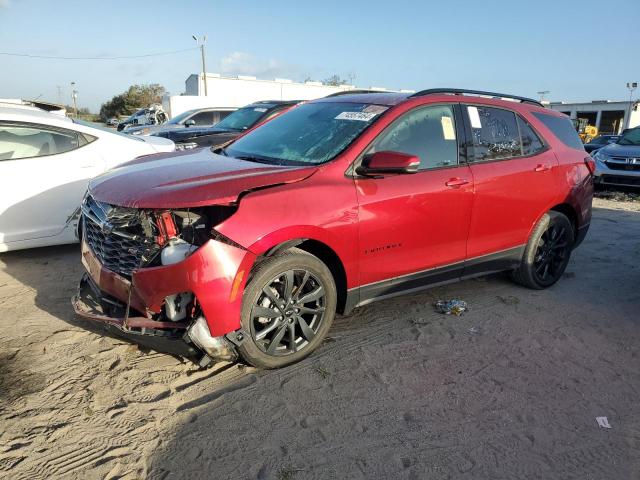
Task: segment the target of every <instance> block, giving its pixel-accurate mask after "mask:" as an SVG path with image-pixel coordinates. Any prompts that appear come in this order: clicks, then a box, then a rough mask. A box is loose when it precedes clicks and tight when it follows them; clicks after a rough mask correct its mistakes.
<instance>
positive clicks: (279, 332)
mask: <svg viewBox="0 0 640 480" xmlns="http://www.w3.org/2000/svg"><path fill="white" fill-rule="evenodd" d="M336 299H337V295H336V287H335V283H334V280H333V276H332V275H331V272H330V271H329V269H328V268H327V266H326V265H325V264H324V263H322V261H320V259H318V258H317V257H315V256H313V255H311V254H309V253H307V252H305V251H303V250H299V249H297V248H292V249H291V250H288V251H286V252H285V253H283V254H281V255H278V256H276V257H272V258H268V259H267V260H265V261H264V262H262V263H261V264H260V265H259V266H258V267H257V269H256V271H255V272H254V275H253V277H252V278H251V280H250V281H249V284H248V286H247V289H246V290H245V293H244V297H243V301H242V328H243V330H245V331H246V332H248V333H249V338H247V340H246V341H245V342H243V343H242V345H240V346H239V347H238V350H239V351H240V354H241V355H242V357H243V358H244V359H245V361H247V362H248V363H250V364H251V365H253V366H256V367H261V368H278V367H282V366H285V365H289V364H291V363H294V362H297V361H299V360H302V359H303V358H304V357H306V356H307V355H309V354H310V353H311V352H313V350H315V349H316V348H317V347H318V346H319V345H320V343H321V342H322V339H323V338H324V337H325V335H326V333H327V331H328V330H329V328H330V327H331V323H332V322H333V318H334V316H335V310H336Z"/></svg>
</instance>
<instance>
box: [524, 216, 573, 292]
mask: <svg viewBox="0 0 640 480" xmlns="http://www.w3.org/2000/svg"><path fill="white" fill-rule="evenodd" d="M574 238H575V237H574V231H573V226H572V225H571V222H570V221H569V219H568V218H567V217H566V216H565V215H563V214H562V213H560V212H556V211H553V210H551V211H549V212H547V213H545V214H544V216H543V217H542V218H541V219H540V221H539V222H538V224H537V225H536V226H535V228H534V229H533V233H532V234H531V237H530V238H529V242H528V243H527V246H526V247H525V250H524V255H523V256H522V262H521V263H520V267H518V269H517V270H515V271H514V272H513V273H512V278H513V280H514V281H515V282H517V283H519V284H521V285H524V286H525V287H527V288H532V289H535V290H542V289H544V288H547V287H550V286H551V285H553V284H554V283H556V282H557V281H558V280H559V279H560V277H562V274H563V273H564V271H565V269H566V268H567V264H568V263H569V258H570V257H571V250H572V248H573V244H574Z"/></svg>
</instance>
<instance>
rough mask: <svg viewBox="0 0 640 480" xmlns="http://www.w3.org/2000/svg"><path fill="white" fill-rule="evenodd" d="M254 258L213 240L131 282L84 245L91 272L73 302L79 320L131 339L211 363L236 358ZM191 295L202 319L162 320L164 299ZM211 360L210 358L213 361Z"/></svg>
mask: <svg viewBox="0 0 640 480" xmlns="http://www.w3.org/2000/svg"><path fill="white" fill-rule="evenodd" d="M254 261H255V256H254V255H253V254H252V253H250V252H248V251H246V250H243V249H241V248H238V247H234V246H231V245H227V244H223V243H221V242H216V241H213V240H211V241H209V242H207V243H206V244H205V245H203V246H202V247H200V248H199V249H198V250H197V251H196V252H194V253H193V254H192V255H191V256H189V257H187V258H186V259H185V260H184V261H182V262H179V263H175V264H172V265H165V266H159V267H150V268H143V269H139V270H136V271H134V272H133V275H132V278H131V280H128V279H127V278H124V277H122V276H121V275H118V274H117V273H115V272H112V271H111V270H108V269H106V268H105V267H104V266H103V265H102V264H101V263H100V261H99V260H98V259H97V258H96V256H95V255H94V254H93V252H92V251H91V250H90V248H89V247H88V246H87V244H86V243H85V242H83V244H82V262H83V264H84V266H85V268H86V270H87V272H86V273H85V274H84V276H83V277H82V279H81V281H80V285H79V288H78V293H77V294H76V295H75V296H74V297H73V299H72V305H73V308H74V311H75V313H76V315H77V316H79V317H81V318H83V319H86V320H91V321H94V322H97V323H99V324H102V325H103V326H104V327H105V328H106V329H107V330H108V331H110V332H111V333H113V334H115V335H117V336H118V337H122V338H125V339H126V340H129V341H132V342H135V343H138V344H141V345H144V346H146V347H149V348H153V349H154V350H157V351H161V352H166V353H171V354H174V355H179V356H181V357H185V358H188V359H190V360H192V361H195V362H198V363H201V364H206V363H208V361H207V359H211V358H213V359H220V360H233V359H235V356H236V354H235V348H234V344H236V345H237V344H239V343H240V342H241V341H242V339H243V335H242V332H241V330H240V308H241V302H242V291H243V290H244V286H245V283H246V277H247V276H248V275H247V274H248V271H249V269H250V268H251V265H253V262H254ZM180 292H192V293H193V294H194V296H195V298H196V299H197V300H198V303H199V305H200V308H201V310H202V316H200V317H199V318H197V319H195V320H191V321H182V322H172V321H158V320H155V319H154V318H153V317H156V318H157V316H158V315H157V314H159V313H160V312H161V311H162V305H163V302H164V299H165V298H166V297H167V296H169V295H173V294H176V293H180ZM209 361H210V360H209Z"/></svg>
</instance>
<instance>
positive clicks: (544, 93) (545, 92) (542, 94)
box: [538, 90, 551, 103]
mask: <svg viewBox="0 0 640 480" xmlns="http://www.w3.org/2000/svg"><path fill="white" fill-rule="evenodd" d="M550 93H551V91H549V90H543V91H541V92H538V95H540V103H542V101H543V100H544V96H545V95H548V94H550Z"/></svg>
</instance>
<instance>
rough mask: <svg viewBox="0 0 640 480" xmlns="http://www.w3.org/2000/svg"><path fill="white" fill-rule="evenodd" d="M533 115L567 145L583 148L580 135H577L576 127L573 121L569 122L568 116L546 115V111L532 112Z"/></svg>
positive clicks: (577, 148)
mask: <svg viewBox="0 0 640 480" xmlns="http://www.w3.org/2000/svg"><path fill="white" fill-rule="evenodd" d="M534 115H535V116H536V118H537V119H538V120H540V121H541V122H542V123H544V125H545V127H547V128H548V129H549V130H551V131H552V132H553V134H554V135H555V136H556V137H557V138H558V140H560V141H561V142H562V143H564V144H565V145H566V146H567V147H570V148H575V149H576V150H584V145H582V140H580V137H579V136H578V133H577V132H576V129H575V128H574V127H573V123H571V120H570V119H569V117H564V116H563V117H559V116H557V115H548V114H546V113H534Z"/></svg>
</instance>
